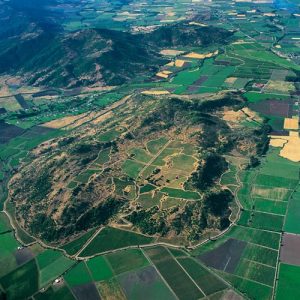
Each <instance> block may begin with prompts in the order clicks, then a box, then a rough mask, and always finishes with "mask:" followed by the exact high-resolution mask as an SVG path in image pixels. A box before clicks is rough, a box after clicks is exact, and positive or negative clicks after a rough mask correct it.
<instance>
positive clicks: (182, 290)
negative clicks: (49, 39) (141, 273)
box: [145, 247, 204, 300]
mask: <svg viewBox="0 0 300 300" xmlns="http://www.w3.org/2000/svg"><path fill="white" fill-rule="evenodd" d="M145 252H146V255H147V256H148V257H149V258H150V259H151V261H152V262H153V263H154V265H155V266H156V268H157V269H158V271H159V272H160V274H161V275H162V276H163V278H164V279H165V281H166V282H167V283H168V285H169V286H170V287H171V289H172V290H173V291H174V292H175V294H176V295H177V297H178V298H179V299H191V300H192V299H199V298H203V297H204V294H203V293H202V292H201V290H200V289H199V287H197V286H196V285H195V284H194V282H193V281H192V280H191V279H190V277H189V276H188V275H187V274H186V273H185V271H184V270H183V269H182V268H181V267H180V265H179V264H178V262H176V261H175V260H174V259H173V258H172V256H171V254H170V253H169V252H168V251H167V250H166V249H165V248H163V247H156V248H151V249H146V250H145Z"/></svg>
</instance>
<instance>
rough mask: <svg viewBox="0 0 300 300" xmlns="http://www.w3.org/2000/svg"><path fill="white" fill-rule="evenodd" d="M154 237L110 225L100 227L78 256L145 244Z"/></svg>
mask: <svg viewBox="0 0 300 300" xmlns="http://www.w3.org/2000/svg"><path fill="white" fill-rule="evenodd" d="M153 241H154V239H153V238H151V237H147V236H144V235H141V234H137V233H134V232H131V231H125V230H119V229H115V228H112V227H106V228H104V229H102V230H101V231H100V232H99V233H98V234H97V236H96V237H95V238H94V239H93V240H92V241H91V242H90V243H89V244H88V246H87V247H86V248H85V249H84V250H83V252H81V253H80V256H92V255H94V254H97V253H101V252H105V251H109V250H113V249H118V248H125V247H128V246H134V245H146V244H150V243H151V242H153Z"/></svg>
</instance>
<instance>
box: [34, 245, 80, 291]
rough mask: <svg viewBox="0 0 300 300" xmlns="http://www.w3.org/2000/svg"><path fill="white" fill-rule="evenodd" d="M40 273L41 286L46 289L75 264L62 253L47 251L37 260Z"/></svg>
mask: <svg viewBox="0 0 300 300" xmlns="http://www.w3.org/2000/svg"><path fill="white" fill-rule="evenodd" d="M36 260H37V264H38V268H39V271H40V286H41V287H44V286H46V285H47V284H48V283H50V282H51V281H53V280H54V279H56V278H57V277H59V276H60V275H61V274H63V273H64V272H65V271H67V270H68V269H69V268H70V267H71V266H72V265H73V264H74V263H75V262H74V261H72V260H70V259H68V258H67V257H65V256H64V255H63V254H62V252H58V251H53V250H45V251H44V252H43V253H41V254H39V255H38V256H37V258H36Z"/></svg>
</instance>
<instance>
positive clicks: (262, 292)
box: [221, 273, 273, 300]
mask: <svg viewBox="0 0 300 300" xmlns="http://www.w3.org/2000/svg"><path fill="white" fill-rule="evenodd" d="M221 275H222V276H223V277H224V279H225V280H227V281H228V282H229V283H230V284H232V285H233V286H234V287H235V288H236V289H237V290H239V291H240V292H242V293H244V294H246V295H247V296H248V297H249V298H250V299H260V300H268V299H271V297H272V291H273V289H272V287H270V286H266V285H262V284H260V283H257V282H255V281H252V280H247V279H244V278H240V277H237V276H235V275H232V274H227V273H221Z"/></svg>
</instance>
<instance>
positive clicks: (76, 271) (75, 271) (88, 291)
mask: <svg viewBox="0 0 300 300" xmlns="http://www.w3.org/2000/svg"><path fill="white" fill-rule="evenodd" d="M64 279H65V280H66V282H67V283H68V286H70V288H71V291H72V293H73V294H74V295H75V297H76V299H79V300H81V299H82V300H84V299H87V300H93V299H95V300H98V299H99V300H100V296H99V293H98V290H97V288H96V286H95V284H94V283H93V281H92V278H91V276H90V273H89V271H88V269H87V267H86V264H85V262H80V263H78V264H77V265H76V266H75V267H74V268H72V269H71V270H70V271H69V272H68V273H67V274H66V275H65V276H64Z"/></svg>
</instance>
